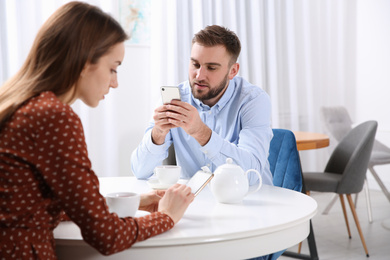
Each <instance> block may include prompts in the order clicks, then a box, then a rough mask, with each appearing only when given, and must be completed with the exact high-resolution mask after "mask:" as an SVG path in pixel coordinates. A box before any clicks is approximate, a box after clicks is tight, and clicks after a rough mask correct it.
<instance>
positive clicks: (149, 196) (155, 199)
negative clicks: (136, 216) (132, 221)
mask: <svg viewBox="0 0 390 260" xmlns="http://www.w3.org/2000/svg"><path fill="white" fill-rule="evenodd" d="M164 194H165V191H162V190H156V191H151V192H149V193H145V194H141V200H140V203H139V210H145V211H149V212H150V213H153V212H156V211H157V209H158V203H159V201H160V200H161V198H162V197H163V196H164Z"/></svg>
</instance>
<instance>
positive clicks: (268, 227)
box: [54, 177, 317, 259]
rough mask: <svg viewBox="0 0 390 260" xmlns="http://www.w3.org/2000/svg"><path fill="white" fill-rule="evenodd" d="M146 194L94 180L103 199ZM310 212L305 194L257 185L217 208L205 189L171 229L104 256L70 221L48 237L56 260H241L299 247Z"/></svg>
mask: <svg viewBox="0 0 390 260" xmlns="http://www.w3.org/2000/svg"><path fill="white" fill-rule="evenodd" d="M149 190H150V188H149V187H148V185H147V183H146V181H142V180H136V179H135V178H134V177H112V178H100V191H101V193H102V194H103V195H104V194H106V193H109V192H113V191H134V192H139V193H143V192H147V191H149ZM316 211H317V203H316V202H315V200H313V199H312V198H310V197H309V196H306V195H304V194H302V193H299V192H295V191H292V190H288V189H283V188H279V187H272V186H268V185H263V187H262V188H261V189H260V190H259V191H258V192H256V193H253V194H249V195H248V196H247V197H245V199H244V201H243V202H242V203H241V204H220V203H218V202H217V201H216V200H215V199H214V197H213V195H212V193H211V191H210V189H209V187H206V188H205V189H204V190H203V191H202V192H201V193H200V194H199V195H198V196H197V197H196V198H195V200H194V202H193V203H192V204H191V205H190V207H189V208H188V210H187V211H186V213H185V215H184V217H183V219H182V220H180V222H179V223H178V224H177V225H176V226H175V227H174V228H173V229H172V230H170V231H168V232H166V233H164V234H161V235H158V236H156V237H153V238H150V239H148V240H146V241H143V242H139V243H136V244H134V245H133V247H132V248H130V249H128V250H125V251H123V252H121V253H118V254H115V255H112V256H109V257H108V258H107V257H105V256H102V255H100V254H99V253H98V252H97V251H96V250H95V249H93V248H91V247H90V246H89V245H87V244H86V243H85V242H84V241H83V240H82V237H81V235H80V231H79V229H78V227H77V226H76V225H75V224H74V223H72V222H64V223H61V224H60V225H59V226H58V227H57V228H56V229H55V230H54V236H55V239H56V247H57V250H56V251H57V255H58V258H59V259H243V258H251V257H256V256H260V255H265V254H270V253H273V252H277V251H279V250H282V249H285V248H289V247H291V246H293V245H295V244H297V243H299V242H300V241H302V240H303V239H305V238H306V237H307V235H308V234H309V221H310V219H311V218H312V217H313V216H314V215H315V213H316Z"/></svg>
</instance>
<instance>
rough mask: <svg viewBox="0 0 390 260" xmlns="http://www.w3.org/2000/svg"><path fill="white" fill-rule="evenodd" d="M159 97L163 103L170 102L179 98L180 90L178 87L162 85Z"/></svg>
mask: <svg viewBox="0 0 390 260" xmlns="http://www.w3.org/2000/svg"><path fill="white" fill-rule="evenodd" d="M161 97H162V102H163V104H168V103H171V101H172V100H173V99H177V100H181V96H180V90H179V88H178V87H173V86H163V87H161Z"/></svg>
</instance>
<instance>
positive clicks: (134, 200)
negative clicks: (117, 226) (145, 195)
mask: <svg viewBox="0 0 390 260" xmlns="http://www.w3.org/2000/svg"><path fill="white" fill-rule="evenodd" d="M105 197H106V202H107V205H108V208H109V209H110V212H111V213H112V212H115V213H116V214H118V216H119V217H120V218H124V217H134V216H135V213H136V212H137V210H138V207H139V203H140V199H141V196H140V195H139V194H138V193H135V192H114V193H109V194H107V195H106V196H105Z"/></svg>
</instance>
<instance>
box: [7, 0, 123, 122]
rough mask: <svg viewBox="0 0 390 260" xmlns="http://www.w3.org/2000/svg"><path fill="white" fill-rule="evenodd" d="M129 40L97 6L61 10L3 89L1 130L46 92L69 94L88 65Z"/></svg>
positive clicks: (75, 4)
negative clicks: (21, 108) (13, 116)
mask: <svg viewBox="0 0 390 260" xmlns="http://www.w3.org/2000/svg"><path fill="white" fill-rule="evenodd" d="M126 39H127V35H126V33H125V32H124V30H123V29H122V27H121V26H120V25H119V23H118V22H117V21H116V20H115V19H113V18H112V17H111V16H110V15H108V14H106V13H104V12H103V11H102V10H101V9H99V8H97V7H95V6H92V5H89V4H86V3H81V2H70V3H68V4H65V5H63V6H62V7H60V8H59V9H58V10H57V11H56V12H54V14H52V15H51V16H50V18H49V19H48V20H47V21H46V22H45V23H44V24H43V26H42V27H41V29H40V30H39V32H38V34H37V36H36V38H35V41H34V43H33V46H32V48H31V50H30V53H29V54H28V56H27V59H26V61H25V62H24V64H23V66H22V67H21V69H20V70H19V71H18V72H17V73H16V75H15V76H13V77H12V78H10V79H9V80H8V81H7V82H5V83H4V85H3V86H2V87H1V88H0V127H1V126H2V125H3V124H4V123H5V121H6V120H7V119H8V118H9V117H10V116H11V115H12V114H13V113H14V112H15V110H16V109H17V108H18V107H19V106H20V105H21V104H22V103H23V102H25V101H26V100H27V99H29V98H31V97H33V96H35V95H37V94H39V93H41V92H43V91H52V92H53V93H54V94H56V95H57V96H59V95H62V94H64V93H67V92H68V91H70V90H71V88H72V86H73V85H74V84H75V83H76V82H77V80H78V79H79V77H80V74H81V71H82V70H83V68H84V66H85V65H86V63H87V62H90V63H93V64H94V63H97V62H98V60H99V58H100V57H101V56H103V55H104V54H106V53H107V52H108V51H109V50H110V48H111V47H112V46H113V45H115V44H117V43H120V42H123V41H125V40H126ZM73 94H74V93H73Z"/></svg>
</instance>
